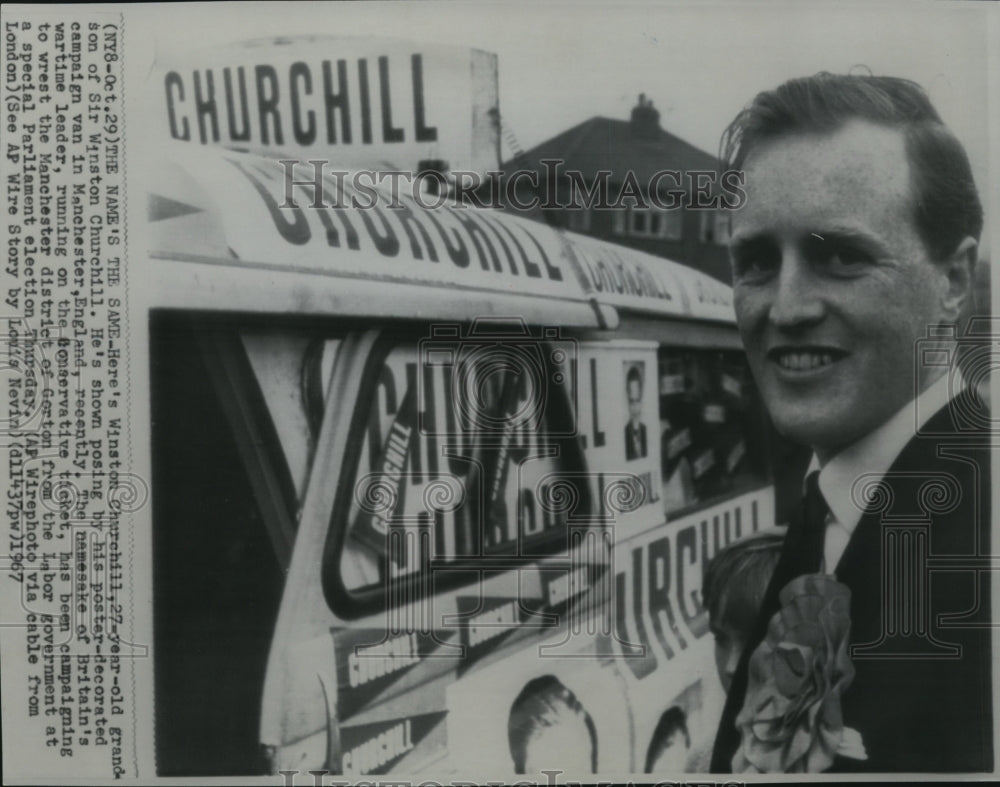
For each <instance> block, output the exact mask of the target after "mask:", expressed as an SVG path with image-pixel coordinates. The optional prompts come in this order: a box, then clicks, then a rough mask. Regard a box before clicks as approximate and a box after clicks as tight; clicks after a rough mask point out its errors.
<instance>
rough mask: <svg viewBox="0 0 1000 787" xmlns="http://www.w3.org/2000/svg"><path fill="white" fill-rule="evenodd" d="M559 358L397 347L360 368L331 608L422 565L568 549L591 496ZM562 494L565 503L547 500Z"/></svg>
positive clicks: (331, 571)
mask: <svg viewBox="0 0 1000 787" xmlns="http://www.w3.org/2000/svg"><path fill="white" fill-rule="evenodd" d="M388 341H390V342H391V341H392V340H388ZM569 355H570V353H567V352H563V351H561V350H560V349H559V348H558V347H557V346H552V345H541V344H536V343H532V342H527V343H520V342H511V343H500V344H496V345H489V344H480V343H477V342H465V343H462V342H460V341H458V340H455V341H452V342H445V344H444V345H443V346H441V347H438V348H436V349H435V347H434V346H433V345H427V344H423V343H418V342H414V341H401V342H395V343H392V345H391V346H388V347H385V348H383V350H382V353H381V359H380V360H379V361H378V362H377V363H375V364H369V365H368V368H367V371H366V375H367V376H368V378H367V379H366V380H365V381H364V382H363V383H362V395H361V397H360V404H359V407H358V410H357V412H356V415H355V418H354V423H353V426H352V433H351V435H350V436H349V438H348V445H349V448H348V454H347V456H346V457H345V464H344V466H345V467H346V468H348V471H347V472H348V477H349V478H350V482H349V483H347V484H341V491H340V492H339V493H338V501H337V503H335V505H334V514H333V517H334V521H333V523H332V526H331V529H330V532H331V538H337V541H338V542H339V543H338V545H337V546H336V547H334V548H330V547H329V545H328V553H327V561H326V562H327V565H326V566H325V567H324V572H325V573H324V578H325V585H326V586H327V588H328V598H330V596H331V595H333V596H337V595H338V594H339V595H341V596H343V599H342V601H343V600H344V599H349V603H338V601H337V600H336V599H333V598H331V599H330V600H331V603H332V604H333V605H334V606H335V607H338V608H339V609H338V611H339V612H340V613H341V614H344V615H350V616H351V617H356V616H357V615H358V614H360V613H361V611H362V610H367V607H366V603H365V602H366V600H367V601H371V602H372V603H375V601H376V599H377V598H378V597H379V593H378V591H380V590H381V589H382V588H383V587H384V586H385V583H386V581H387V580H389V579H396V580H399V579H401V578H406V577H413V578H414V581H416V579H417V577H418V576H421V575H422V574H421V572H422V571H423V572H426V570H427V569H428V568H429V567H431V566H432V565H433V566H435V567H450V568H459V567H462V566H463V565H466V566H472V565H474V564H475V563H476V561H477V560H479V561H481V560H482V559H483V558H493V557H500V556H503V557H504V558H505V559H506V561H507V562H506V563H504V565H503V567H502V568H503V570H506V569H509V568H510V567H512V566H513V563H512V562H510V561H517V560H522V559H523V560H525V561H526V562H530V561H531V560H535V559H538V558H539V557H540V556H542V555H545V554H550V553H553V552H557V551H560V550H565V549H566V546H567V544H566V539H567V536H566V523H567V517H568V516H572V515H573V514H574V513H581V514H582V513H583V512H584V511H585V509H586V501H587V489H586V484H585V481H584V480H583V477H582V474H580V473H579V471H580V470H582V469H583V458H582V451H581V449H580V446H579V441H578V439H577V438H576V437H575V424H574V420H573V414H572V408H571V406H570V404H569V399H568V396H567V384H568V381H569V374H570V370H571V364H570V362H569V360H570V359H569ZM572 471H577V472H575V473H574V472H572ZM570 487H571V488H572V490H573V491H572V494H573V495H575V496H576V499H577V501H578V504H577V506H576V507H575V509H568V508H567V507H566V506H565V505H553V504H552V501H551V498H552V497H553V495H556V496H558V495H562V494H564V493H565V492H566V490H567V489H568V488H570ZM557 488H558V489H557ZM332 575H335V577H336V581H334V582H332V583H331V578H332ZM473 576H474V574H472V575H470V574H469V573H468V572H451V571H446V572H442V573H441V577H442V578H443V580H442V581H444V582H447V578H448V577H454V578H455V581H469V580H470V577H473ZM331 584H332V586H333V593H332V594H331V593H330V588H331ZM439 587H441V585H440V583H438V582H437V581H435V588H436V589H437V588H439Z"/></svg>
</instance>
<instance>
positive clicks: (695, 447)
mask: <svg viewBox="0 0 1000 787" xmlns="http://www.w3.org/2000/svg"><path fill="white" fill-rule="evenodd" d="M657 360H658V366H659V374H660V380H659V392H660V451H661V457H662V464H661V469H662V481H663V501H664V507H665V509H666V512H667V514H668V516H671V515H675V514H676V513H677V512H680V511H683V510H685V509H688V508H690V507H691V506H694V505H696V504H699V505H700V504H704V503H705V502H706V501H709V500H711V499H713V498H716V497H719V496H722V495H729V494H734V493H738V492H742V491H749V490H750V489H752V488H755V487H757V486H759V485H760V484H761V483H763V482H764V481H766V469H765V468H766V464H765V453H764V451H765V445H764V432H763V423H762V419H761V410H760V406H759V403H758V400H757V394H756V391H755V389H754V387H753V382H752V379H751V377H750V373H749V369H748V367H747V364H746V360H745V358H744V357H743V356H742V354H740V353H738V352H718V351H714V350H691V349H678V348H669V347H661V348H660V350H659V353H658V358H657Z"/></svg>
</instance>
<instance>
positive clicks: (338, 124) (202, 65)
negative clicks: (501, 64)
mask: <svg viewBox="0 0 1000 787" xmlns="http://www.w3.org/2000/svg"><path fill="white" fill-rule="evenodd" d="M156 66H157V67H156V70H155V72H154V76H153V77H152V78H153V79H154V80H155V81H158V82H159V83H160V86H159V87H158V88H157V89H155V90H151V91H149V94H150V96H151V97H152V98H151V100H152V101H153V102H155V106H154V107H153V116H154V117H155V118H156V119H157V120H156V124H157V126H158V129H159V132H160V135H161V138H169V139H173V140H179V141H183V142H187V143H190V144H194V145H219V146H222V147H227V148H230V149H239V150H250V151H256V152H263V151H271V152H280V153H283V154H288V155H297V156H302V157H305V158H317V157H318V156H326V157H328V158H329V159H330V160H331V161H337V162H339V163H341V164H345V165H354V166H374V165H376V164H378V165H388V166H391V167H393V168H397V169H403V168H405V169H412V170H416V169H418V168H419V163H420V162H421V161H428V160H430V161H440V162H444V163H445V165H446V166H447V167H448V168H450V169H452V170H459V169H461V170H475V171H486V170H490V169H496V168H497V167H498V165H499V158H500V142H499V130H498V126H497V118H498V87H497V58H496V55H494V54H491V53H488V52H482V51H480V50H476V49H467V48H462V47H453V46H442V45H436V44H426V43H415V42H407V41H400V40H393V39H380V38H350V37H338V36H302V37H292V38H274V39H264V40H258V41H249V42H244V43H241V44H234V45H232V46H228V47H221V48H219V47H216V48H214V49H212V50H207V51H206V50H200V51H199V50H196V51H194V52H190V53H187V54H185V56H184V57H183V58H182V59H178V60H163V59H160V60H159V61H158V62H157V64H156Z"/></svg>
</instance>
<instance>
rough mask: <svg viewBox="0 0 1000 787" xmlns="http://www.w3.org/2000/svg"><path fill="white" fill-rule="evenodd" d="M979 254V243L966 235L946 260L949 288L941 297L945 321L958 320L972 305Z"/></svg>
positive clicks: (953, 321)
mask: <svg viewBox="0 0 1000 787" xmlns="http://www.w3.org/2000/svg"><path fill="white" fill-rule="evenodd" d="M978 255H979V245H978V244H977V243H976V241H975V238H972V237H966V238H964V239H963V240H962V242H961V243H959V244H958V246H956V247H955V251H953V252H952V254H951V256H950V257H948V259H947V260H946V261H945V262H944V266H945V267H944V270H943V273H944V275H945V277H946V280H947V288H946V289H945V291H944V295H943V297H942V299H941V309H942V312H943V315H942V316H943V318H944V321H945V322H952V323H956V322H958V321H959V320H961V318H962V317H964V316H965V315H966V314H967V313H968V311H969V309H970V308H971V307H972V296H973V292H972V291H973V288H974V286H975V271H976V261H977V259H978Z"/></svg>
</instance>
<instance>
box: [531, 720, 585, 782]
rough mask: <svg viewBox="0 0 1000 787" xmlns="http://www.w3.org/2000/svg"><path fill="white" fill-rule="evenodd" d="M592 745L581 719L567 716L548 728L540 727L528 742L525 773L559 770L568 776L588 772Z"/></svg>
mask: <svg viewBox="0 0 1000 787" xmlns="http://www.w3.org/2000/svg"><path fill="white" fill-rule="evenodd" d="M591 754H592V744H591V740H590V731H589V730H588V729H587V724H586V722H585V721H584V720H583V717H571V716H566V717H565V718H564V719H563V720H562V721H561V722H560V723H558V724H553V725H552V726H551V727H541V728H539V730H538V731H537V732H536V734H535V735H533V736H532V737H531V739H530V740H529V741H528V745H527V750H526V751H525V755H524V772H525V774H539V773H541V772H542V771H543V770H549V769H552V768H561V769H562V770H564V771H566V772H567V773H591V772H592V770H593V768H592V760H591Z"/></svg>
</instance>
